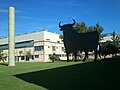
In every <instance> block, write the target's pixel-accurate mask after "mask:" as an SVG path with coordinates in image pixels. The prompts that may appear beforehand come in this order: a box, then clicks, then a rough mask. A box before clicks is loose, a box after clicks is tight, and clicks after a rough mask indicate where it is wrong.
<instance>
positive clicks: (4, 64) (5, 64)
mask: <svg viewBox="0 0 120 90" xmlns="http://www.w3.org/2000/svg"><path fill="white" fill-rule="evenodd" d="M0 65H3V66H8V64H7V63H0Z"/></svg>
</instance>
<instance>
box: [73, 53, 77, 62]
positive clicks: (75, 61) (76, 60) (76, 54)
mask: <svg viewBox="0 0 120 90" xmlns="http://www.w3.org/2000/svg"><path fill="white" fill-rule="evenodd" d="M74 55H75V62H77V52H75V53H74Z"/></svg>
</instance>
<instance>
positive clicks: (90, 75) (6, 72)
mask: <svg viewBox="0 0 120 90" xmlns="http://www.w3.org/2000/svg"><path fill="white" fill-rule="evenodd" d="M119 69H120V60H119V59H116V58H114V59H105V60H99V61H98V62H86V63H82V62H54V63H40V62H39V63H38V62H22V63H16V66H15V67H8V66H6V65H3V64H0V90H120V85H119V82H120V70H119Z"/></svg>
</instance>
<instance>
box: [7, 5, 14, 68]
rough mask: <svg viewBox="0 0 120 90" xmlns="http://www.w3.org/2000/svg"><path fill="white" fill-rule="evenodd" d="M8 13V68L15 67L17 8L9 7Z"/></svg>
mask: <svg viewBox="0 0 120 90" xmlns="http://www.w3.org/2000/svg"><path fill="white" fill-rule="evenodd" d="M8 13H9V17H8V18H9V21H8V32H9V33H8V44H9V50H8V66H15V8H14V7H9V12H8Z"/></svg>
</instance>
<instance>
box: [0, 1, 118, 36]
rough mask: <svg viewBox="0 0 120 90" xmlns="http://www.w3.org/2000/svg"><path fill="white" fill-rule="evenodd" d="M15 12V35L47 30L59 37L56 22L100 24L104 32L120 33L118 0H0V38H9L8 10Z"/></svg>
mask: <svg viewBox="0 0 120 90" xmlns="http://www.w3.org/2000/svg"><path fill="white" fill-rule="evenodd" d="M9 6H14V7H15V9H16V35H18V34H23V33H27V32H32V31H38V30H43V29H48V31H51V32H56V33H59V34H61V33H62V32H61V31H60V30H59V27H58V23H59V22H60V21H62V24H66V23H72V19H73V18H74V19H75V20H76V22H82V21H84V22H85V23H86V24H87V26H90V25H95V24H96V23H99V24H100V25H101V26H102V27H103V28H104V32H103V33H109V32H113V31H115V32H117V33H120V10H119V9H120V0H0V37H7V35H8V7H9Z"/></svg>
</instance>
